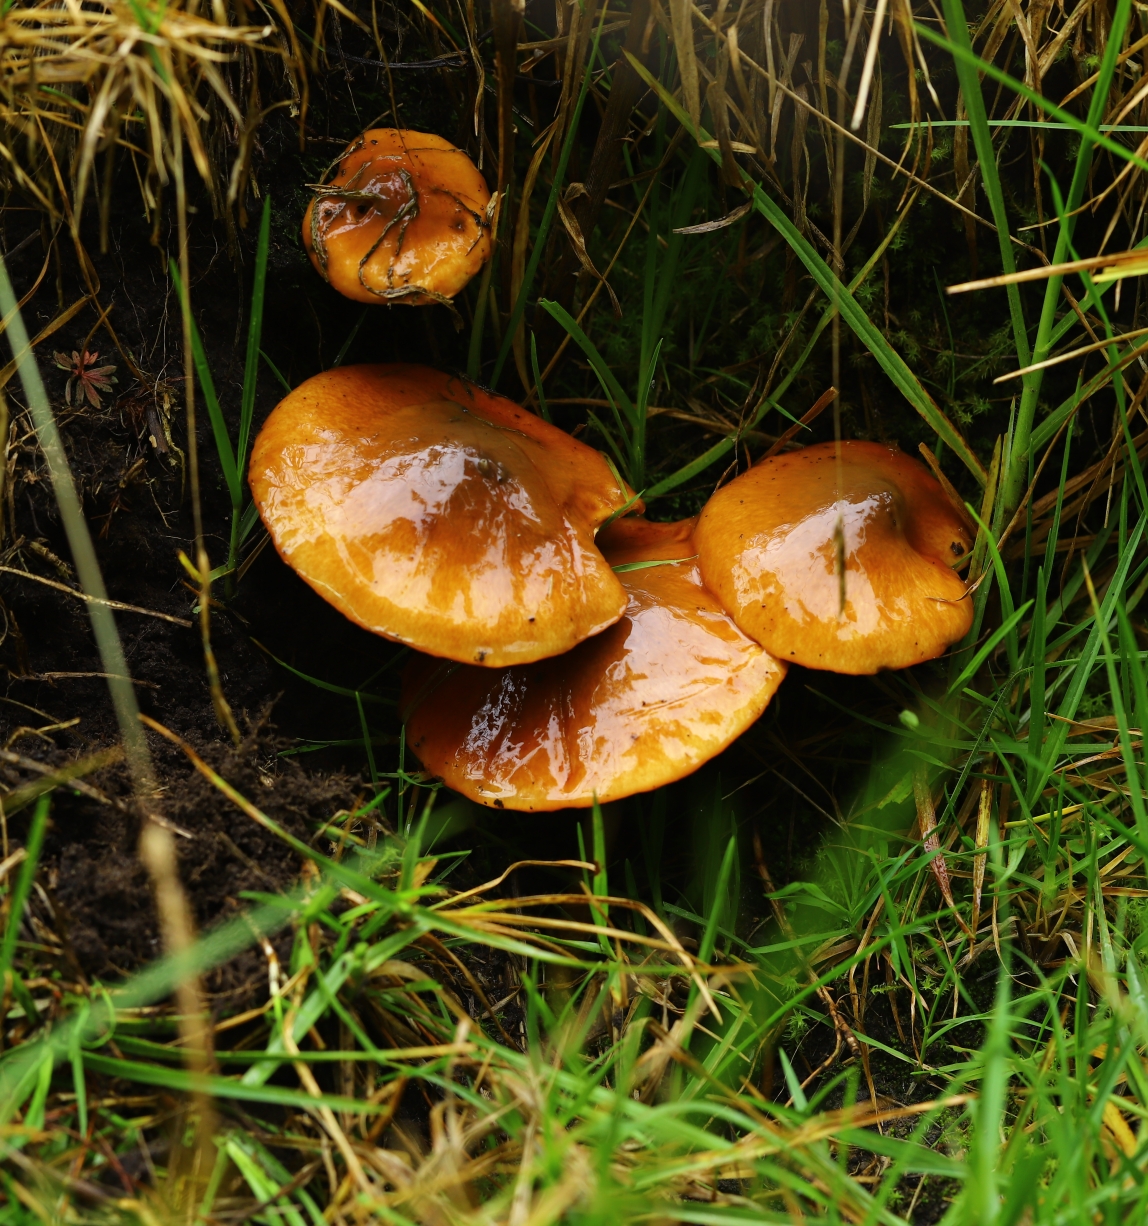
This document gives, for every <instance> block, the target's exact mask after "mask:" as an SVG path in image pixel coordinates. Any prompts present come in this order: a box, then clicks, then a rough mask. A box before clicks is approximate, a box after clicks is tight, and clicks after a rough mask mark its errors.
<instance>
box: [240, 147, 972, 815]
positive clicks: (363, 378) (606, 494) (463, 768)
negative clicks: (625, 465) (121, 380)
mask: <svg viewBox="0 0 1148 1226" xmlns="http://www.w3.org/2000/svg"><path fill="white" fill-rule="evenodd" d="M448 158H453V159H455V160H454V161H451V162H449V163H448V162H447V161H446V160H445V159H448ZM459 160H461V161H462V162H464V163H465V166H463V167H461V169H460V168H459ZM452 176H453V177H452ZM318 190H319V192H320V195H319V196H318V198H317V200H316V201H315V202H313V204H312V206H311V208H310V209H309V210H308V213H307V218H306V220H305V222H304V238H305V240H306V241H307V242H308V244H309V246H308V249H309V251H310V252H311V254H312V259H313V260H314V261H315V263H316V267H318V268H319V270H320V271H321V272H323V273H324V274H325V275H326V276H327V277H328V279H329V280H330V281H331V284H332V285H333V286H335V288H337V289H339V290H341V291H342V292H343V293H345V294H347V295H348V296H350V297H353V298H356V299H359V300H368V301H380V300H382V301H391V302H406V303H412V302H413V303H424V302H433V301H441V300H442V299H443V298H449V297H450V296H451V295H452V294H454V293H457V292H458V290H459V289H461V288H462V286H463V285H464V284H465V283H466V280H467V279H469V277H470V276H472V275H473V273H474V272H475V271H476V270H477V269H478V267H480V266H481V264H482V262H483V260H484V259H485V258H486V257H487V255H488V254H489V249H490V237H489V207H488V202H489V200H490V197H489V194H488V193H487V192H486V186H485V184H484V183H483V182H482V177H481V175H480V174H479V173H478V171H477V170H476V169H475V168H474V166H473V164H471V163H470V161H469V159H468V158H466V155H465V154H463V153H461V151H459V150H456V149H453V148H452V147H451V146H449V145H447V144H446V142H444V141H441V140H439V138H437V137H428V136H425V135H423V134H420V133H412V132H403V131H398V130H395V129H376V130H372V131H370V132H367V133H365V134H364V135H363V136H362V137H360V138H359V140H358V141H357V142H355V144H354V145H352V146H351V147H350V149H349V150H348V151H347V153H346V154H345V155H344V158H343V160H342V162H341V164H340V167H339V172H338V174H337V175H336V178H335V180H334V182H333V184H331V185H326V186H324V187H322V188H319V189H318ZM360 206H362V207H360ZM432 223H433V224H432ZM436 226H437V229H436ZM453 235H458V236H459V237H458V239H457V241H456V240H455V238H454V237H452V236H453ZM249 481H250V484H251V489H252V493H253V495H254V499H255V503H256V506H257V507H258V509H259V513H260V515H261V516H262V518H263V522H264V524H265V525H266V527H267V530H268V532H269V533H270V536H271V540H272V542H273V543H274V545H275V547H276V549H277V550H278V551H279V554H280V556H281V557H282V558H283V559H284V560H285V561H286V562H287V563H288V565H290V566H291V567H293V568H294V570H295V571H297V572H298V574H299V575H300V576H301V577H302V578H303V579H304V580H306V582H307V583H309V584H310V585H311V586H312V587H313V588H314V589H315V590H316V591H317V592H318V593H319V594H320V595H322V596H323V597H324V598H325V599H327V600H328V601H330V602H331V603H332V604H333V605H334V606H335V607H336V608H338V609H339V610H340V611H341V612H343V613H344V614H345V615H346V616H348V617H349V618H351V619H352V620H353V621H355V622H357V623H358V624H359V625H361V626H363V627H365V628H366V629H368V630H371V631H373V632H374V633H376V634H379V635H382V636H384V637H386V638H389V639H393V640H395V641H396V642H400V643H404V644H406V645H407V646H409V647H411V648H413V649H414V654H413V656H412V658H411V660H410V661H409V663H408V664H407V666H406V669H405V671H404V674H403V677H402V695H401V703H400V705H401V710H402V715H403V719H404V721H405V722H406V726H407V732H408V744H409V745H410V746H411V748H412V749H413V750H414V751H415V753H416V754H417V755H418V757H419V759H420V760H421V762H422V764H423V766H424V767H425V768H426V770H427V771H428V772H430V774H431V775H433V776H436V777H439V778H441V779H442V780H444V782H445V783H446V784H448V785H449V786H450V787H451V788H453V789H455V790H456V791H458V792H460V793H462V794H463V795H465V796H468V797H470V798H471V799H473V800H475V801H478V802H479V803H481V804H484V805H492V806H495V807H498V808H509V809H521V810H549V809H561V808H578V807H585V806H589V805H591V804H593V803H594V801H595V800H599V801H609V800H617V799H620V798H622V797H625V796H629V795H632V794H634V793H636V792H644V791H649V790H651V789H653V788H657V787H660V786H661V785H662V784H665V783H670V782H672V781H674V780H676V779H680V778H682V777H683V776H685V775H687V774H689V773H690V772H692V771H694V770H696V769H697V768H698V767H700V766H701V765H702V764H703V763H705V762H707V761H709V760H710V759H711V758H713V757H714V756H715V755H716V754H718V753H720V752H721V751H722V750H723V749H724V748H725V747H726V746H728V745H729V744H730V743H731V742H732V741H733V740H735V739H736V738H737V737H738V736H740V735H741V733H742V732H744V731H745V730H746V729H747V728H748V727H749V726H750V725H751V724H752V723H753V722H754V721H755V720H756V719H757V718H758V717H759V716H760V715H761V714H762V712H763V711H764V710H765V709H766V707H767V706H768V705H769V702H770V700H771V699H772V697H773V695H774V693H775V692H776V691H777V688H778V686H779V685H780V684H781V682H782V680H783V678H784V677H785V673H786V669H787V667H788V666H789V665H790V664H799V665H803V666H804V667H807V668H816V669H828V670H831V671H835V672H841V673H853V674H865V673H875V672H878V671H879V670H881V669H892V668H905V667H908V666H910V665H913V664H917V663H920V662H922V661H924V660H929V659H933V658H935V657H936V656H938V655H940V654H941V653H942V652H943V651H944V650H945V649H946V648H947V647H948V646H949V645H950V644H952V643H954V642H956V641H958V640H959V639H961V638H962V637H963V636H964V635H965V634H966V633H967V632H968V630H969V627H970V626H971V624H972V608H971V602H970V601H969V600H968V599H967V598H966V597H967V591H966V587H965V584H964V582H963V580H962V579H961V577H960V576H959V575H958V574H957V572H956V569H955V567H956V566H957V565H959V564H960V562H961V561H962V560H963V559H964V558H965V557H966V556H967V555H968V553H969V550H970V547H971V533H970V525H969V522H968V519H967V517H966V516H965V515H964V513H963V510H962V509H961V508H959V507H957V506H955V505H953V504H952V503H951V502H950V501H949V498H948V496H947V495H946V493H945V491H944V490H943V489H942V487H941V485H940V484H939V483H938V482H937V480H936V479H935V478H934V477H933V476H932V474H931V473H929V472H928V470H927V469H925V468H924V466H923V465H921V464H920V463H918V462H917V461H915V460H912V459H910V458H909V457H907V456H905V455H904V454H903V453H901V452H900V451H898V450H897V449H896V448H895V447H888V446H883V445H880V444H877V443H869V442H844V443H840V444H834V443H826V444H820V445H814V446H810V447H806V448H802V449H798V450H795V451H792V452H789V453H784V454H781V455H777V456H773V457H770V458H767V459H765V460H763V461H762V462H760V463H759V464H757V465H756V466H755V467H753V468H751V469H749V471H747V472H745V473H743V474H742V475H741V476H739V477H737V478H735V479H734V480H733V481H731V482H730V483H729V484H728V485H726V486H724V487H723V488H722V489H720V490H719V491H718V492H717V493H716V494H714V496H713V497H712V498H711V499H710V500H709V502H707V504H706V506H705V507H704V508H703V510H702V512H701V514H700V515H699V516H698V517H697V518H696V520H695V519H690V520H683V521H681V522H679V523H674V524H662V523H652V522H650V521H649V520H647V519H646V518H644V515H643V511H644V508H643V506H642V503H641V501H640V499H638V498H637V497H636V496H635V495H634V493H633V491H631V490H630V489H629V488H628V487H627V486H626V485H625V484H624V483H623V482H621V481H620V479H619V478H618V477H617V476H616V474H615V472H614V471H613V469H612V468H611V466H610V465H609V464H608V463H607V462H606V460H605V459H604V457H603V456H602V455H601V454H600V453H599V452H597V451H595V450H593V449H592V448H590V447H588V446H587V445H586V444H584V443H582V442H580V441H578V440H577V439H575V438H572V437H571V436H570V435H568V434H565V433H564V432H563V431H561V430H559V429H557V428H555V427H554V426H552V425H550V424H549V423H547V422H545V421H542V420H541V419H540V418H538V417H536V416H535V415H534V414H532V413H529V412H527V411H526V410H524V409H522V408H520V407H519V406H518V405H515V404H513V403H512V402H511V401H509V400H507V399H506V398H505V397H503V396H498V395H496V394H494V393H492V392H490V391H487V390H486V389H484V388H481V387H479V386H477V385H476V384H474V383H473V382H471V381H469V380H467V379H464V378H462V377H460V376H454V375H448V374H444V373H442V372H440V371H436V370H431V369H428V368H426V367H422V366H412V365H405V364H392V365H386V366H383V365H377V366H350V367H341V368H337V369H334V370H329V371H326V372H325V373H323V374H320V375H316V376H315V377H314V378H312V379H308V380H307V381H306V382H305V383H303V384H301V385H300V386H299V387H298V388H296V389H295V390H294V391H293V392H291V393H290V394H289V395H288V396H287V397H286V399H284V400H283V401H282V402H281V403H280V404H279V405H278V406H277V407H276V409H275V410H274V411H273V412H272V413H271V415H270V417H269V418H268V419H267V421H266V423H265V424H264V426H263V428H262V430H261V431H260V433H259V435H258V437H257V438H256V440H255V444H254V447H253V449H252V455H251V465H250V472H249Z"/></svg>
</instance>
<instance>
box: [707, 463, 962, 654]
mask: <svg viewBox="0 0 1148 1226" xmlns="http://www.w3.org/2000/svg"><path fill="white" fill-rule="evenodd" d="M694 539H695V542H696V545H697V550H698V561H699V564H700V566H701V573H702V577H703V579H704V580H705V583H706V586H707V587H709V588H710V590H711V591H713V592H714V593H716V595H717V596H718V597H719V598H720V599H721V601H722V603H723V604H724V605H725V607H726V608H727V609H728V610H729V611H730V614H731V615H732V617H733V619H734V621H735V622H737V624H738V625H739V626H740V627H741V629H742V630H744V631H745V633H746V634H748V635H749V636H750V638H752V639H755V640H756V641H757V642H759V643H760V644H761V645H762V646H763V647H764V648H765V649H766V651H769V652H771V653H772V654H773V655H775V656H778V657H779V658H780V659H783V660H786V661H787V662H789V663H793V664H802V665H804V666H805V667H806V668H822V669H829V670H831V671H833V672H838V673H854V674H865V673H875V672H877V671H878V670H879V669H883V668H907V667H908V666H909V665H911V664H919V663H920V662H921V661H923V660H931V659H933V658H934V657H936V656H938V655H940V654H941V653H942V652H943V651H944V650H945V648H946V647H948V646H949V645H950V644H951V643H955V642H956V641H957V640H958V639H961V638H963V637H964V635H965V634H966V633H967V632H968V630H969V627H970V626H971V625H972V619H973V610H972V602H971V601H969V600H967V599H965V597H966V595H967V592H966V588H965V584H964V582H963V581H962V579H961V577H960V576H959V575H958V574H957V573H956V572H955V571H954V569H953V567H954V565H955V564H956V563H957V562H958V561H959V560H960V559H961V558H963V557H964V556H965V555H966V554H967V553H968V551H969V548H970V534H969V531H968V529H967V527H966V525H965V523H964V521H963V520H962V518H961V517H960V516H959V515H958V514H957V512H956V510H955V509H954V507H953V506H952V505H951V504H950V502H949V500H948V498H947V497H946V495H945V493H944V491H943V490H942V489H941V486H940V485H939V484H938V482H937V480H936V478H935V477H933V476H932V474H931V473H929V472H928V470H927V469H926V468H925V467H924V466H923V465H922V464H919V463H918V462H917V461H916V460H912V459H910V458H909V457H908V456H906V455H905V454H904V453H903V452H901V451H899V450H897V449H896V448H895V447H886V446H883V445H881V444H879V443H869V442H844V443H841V444H840V454H839V455H838V450H837V444H834V443H821V444H817V445H815V446H812V447H806V448H804V449H803V450H800V451H793V452H790V453H788V454H786V455H779V456H775V457H773V458H771V459H768V460H764V461H763V462H762V463H760V464H759V465H758V466H757V467H756V468H751V469H750V470H749V471H748V472H745V473H742V475H741V476H740V477H737V478H735V479H734V480H733V481H731V482H730V483H729V485H726V486H724V487H723V488H722V489H720V490H719V491H718V492H717V493H716V494H715V495H714V496H713V497H712V498H711V499H710V500H709V502H708V503H707V504H706V506H705V508H704V509H703V511H702V513H701V515H700V517H699V520H698V526H697V529H696V532H695V535H694Z"/></svg>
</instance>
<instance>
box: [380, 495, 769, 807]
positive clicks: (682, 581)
mask: <svg viewBox="0 0 1148 1226" xmlns="http://www.w3.org/2000/svg"><path fill="white" fill-rule="evenodd" d="M693 522H694V521H693V520H686V521H683V522H682V523H680V524H649V523H647V522H646V521H645V520H642V519H622V520H618V521H616V522H615V523H613V524H611V525H610V526H609V527H608V528H606V529H605V530H604V531H603V532H602V533H601V534H600V536H599V538H598V541H599V544H600V546H601V548H602V550H603V552H604V553H605V554H606V557H607V559H608V560H609V561H610V562H611V563H612V564H613V565H615V566H623V567H625V566H635V564H637V566H636V568H634V569H623V570H621V571H620V573H619V578H620V579H621V580H622V582H623V584H624V585H625V587H626V593H627V596H628V604H627V606H626V613H625V616H624V617H623V618H622V619H621V620H620V621H619V622H617V623H616V624H615V625H613V626H611V627H610V628H609V629H608V630H604V631H603V632H602V633H601V634H598V635H595V636H594V637H593V638H591V639H587V640H586V641H585V642H584V643H581V644H580V645H579V646H577V647H575V648H574V650H573V651H571V652H569V653H568V654H566V655H564V656H559V657H556V658H554V659H550V660H543V661H540V662H539V663H537V664H528V665H522V666H516V667H514V668H507V669H502V670H499V671H495V672H491V671H489V670H487V669H479V668H470V667H466V666H465V665H461V666H460V665H449V664H443V663H442V662H441V661H437V660H431V659H427V658H426V657H422V656H416V657H415V658H414V659H413V660H412V661H411V663H410V664H409V665H408V666H407V669H406V671H405V673H404V676H403V696H402V702H401V706H402V710H403V717H404V719H405V720H406V722H407V744H408V745H409V746H410V747H411V748H412V749H413V750H414V751H415V753H416V754H417V755H418V757H419V759H420V761H421V762H422V764H423V766H424V767H425V768H426V769H427V770H428V771H430V772H431V773H432V774H433V775H436V776H441V777H442V778H443V779H444V780H445V781H446V783H447V786H448V787H451V788H453V789H454V790H455V791H458V792H461V793H462V794H463V795H464V796H468V797H470V798H471V799H473V800H476V801H478V802H479V803H481V804H484V805H493V806H495V807H497V808H507V809H521V810H535V809H538V810H544V809H564V808H584V807H586V806H588V805H590V804H592V803H593V802H594V798H595V796H596V797H597V798H598V800H599V801H603V802H605V801H610V800H618V799H620V798H622V797H624V796H630V795H632V794H634V793H635V792H645V791H649V790H651V789H652V788H657V787H660V786H661V785H662V784H665V783H672V782H673V781H674V780H675V779H681V778H682V777H683V776H685V775H688V774H690V773H691V772H692V771H695V770H697V768H698V767H699V766H701V765H702V764H703V763H704V762H707V761H708V760H709V759H710V758H712V757H713V756H714V755H715V754H717V753H720V752H721V750H723V749H724V748H725V747H726V746H727V745H728V744H729V743H730V742H731V741H733V740H734V739H735V738H736V737H738V736H740V735H741V733H742V732H744V731H745V729H746V728H748V727H749V726H750V724H752V723H753V722H754V720H756V719H757V718H758V716H759V715H761V713H762V711H764V710H765V708H766V706H767V705H768V704H769V701H770V699H771V698H772V697H773V695H774V692H775V691H776V689H777V687H778V685H779V684H780V683H781V680H782V678H783V677H784V676H785V665H784V664H781V663H779V662H778V661H777V660H775V659H773V657H772V656H770V655H768V654H767V653H766V652H765V651H763V650H762V649H761V648H760V647H759V646H758V645H757V644H756V643H754V642H752V641H751V640H750V639H749V638H747V637H746V636H745V635H744V634H743V633H742V632H741V631H740V630H738V628H737V627H736V626H735V625H734V623H733V621H732V619H731V618H730V617H729V615H728V614H727V613H726V612H725V611H724V610H723V609H722V608H721V606H720V605H719V604H718V602H717V601H716V600H715V599H714V597H713V596H712V595H711V594H710V593H709V592H707V591H706V589H705V588H704V587H703V586H702V582H701V576H700V575H699V573H698V568H697V563H696V562H695V561H692V560H685V561H680V562H679V563H678V564H677V565H657V566H644V565H642V564H643V563H646V562H650V561H658V560H661V559H689V558H690V555H692V554H693V553H694V546H693V543H692V541H691V538H690V532H691V529H692V528H693Z"/></svg>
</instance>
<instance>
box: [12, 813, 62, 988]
mask: <svg viewBox="0 0 1148 1226" xmlns="http://www.w3.org/2000/svg"><path fill="white" fill-rule="evenodd" d="M50 804H51V798H50V797H48V796H41V797H40V799H39V800H38V801H37V802H36V808H35V810H34V811H33V813H32V824H31V826H30V827H29V828H28V839H27V842H26V843H25V844H24V861H23V863H22V864H21V865H20V872H19V875H18V876H17V878H16V884H15V885H14V886H13V887H12V893H11V896H10V897H9V899H8V923H7V925H6V926H5V929H4V940H3V943H2V944H0V992H2V991H3V990H4V984H5V982H6V980H7V978H8V972H9V971H10V970H11V969H12V959H13V957H14V956H15V953H16V938H17V936H18V934H19V932H20V925H21V924H22V923H23V922H24V907H25V905H26V904H27V902H28V895H29V894H31V892H32V881H33V879H34V878H35V876H36V866H37V865H38V864H39V863H40V851H41V849H42V848H43V846H44V834H45V831H46V830H47V828H48V806H49V805H50Z"/></svg>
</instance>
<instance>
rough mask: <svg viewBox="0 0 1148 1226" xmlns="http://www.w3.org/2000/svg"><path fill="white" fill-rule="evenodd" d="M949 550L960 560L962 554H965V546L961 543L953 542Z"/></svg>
mask: <svg viewBox="0 0 1148 1226" xmlns="http://www.w3.org/2000/svg"><path fill="white" fill-rule="evenodd" d="M949 548H950V549H951V550H952V551H953V557H954V558H959V557H960V556H961V554H962V553H964V552H965V550H964V546H963V545H962V544H961V542H960V541H952V542H951V543H950V544H949Z"/></svg>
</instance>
